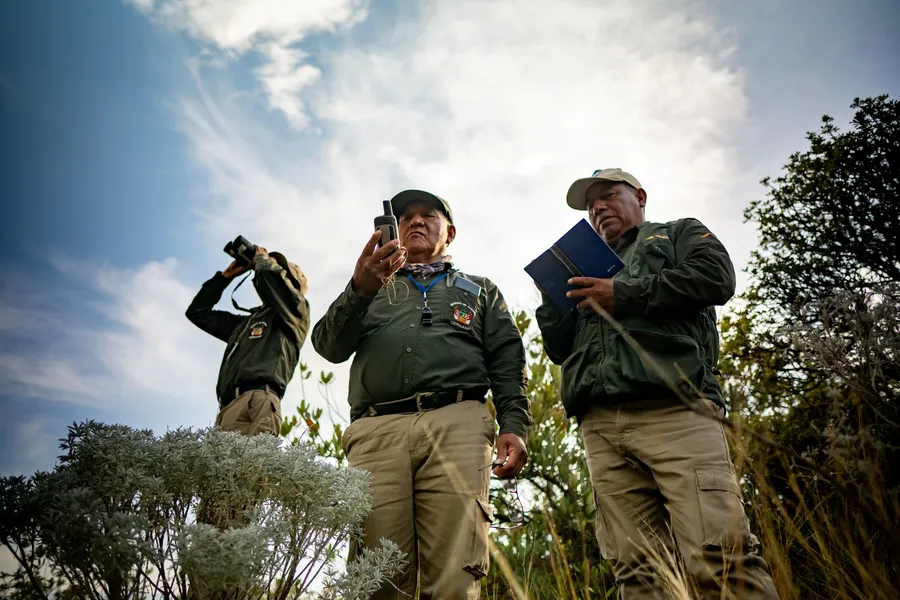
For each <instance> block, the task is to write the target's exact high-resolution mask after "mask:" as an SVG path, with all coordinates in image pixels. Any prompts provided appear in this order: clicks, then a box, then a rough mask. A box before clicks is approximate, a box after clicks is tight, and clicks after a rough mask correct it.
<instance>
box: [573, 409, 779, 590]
mask: <svg viewBox="0 0 900 600" xmlns="http://www.w3.org/2000/svg"><path fill="white" fill-rule="evenodd" d="M700 402H703V403H704V404H705V405H706V406H709V407H710V408H711V410H713V411H714V412H715V413H716V414H718V415H719V416H722V415H723V414H724V411H723V409H722V408H721V407H719V406H717V405H715V404H714V403H713V402H711V401H709V400H701V401H700ZM700 408H703V407H700ZM581 436H582V439H583V440H584V448H585V451H586V453H587V458H588V469H589V471H590V474H591V483H592V485H593V488H594V497H595V502H596V505H597V522H596V530H597V541H598V542H599V544H600V553H601V554H602V555H603V558H605V559H607V560H609V561H611V562H612V567H613V573H614V574H615V576H616V580H617V582H618V586H619V594H620V597H621V598H623V599H624V600H638V599H641V600H643V599H644V598H669V597H671V592H670V591H669V593H667V591H666V590H667V587H666V585H665V579H666V577H665V575H664V574H661V572H660V571H661V569H660V567H659V562H658V561H654V560H653V559H652V558H650V556H651V555H652V554H656V555H658V556H662V557H666V558H664V560H666V562H667V563H669V564H671V563H672V558H667V557H675V556H676V553H675V551H674V549H675V547H676V544H677V549H678V552H679V553H680V555H681V557H682V558H683V560H684V565H685V568H686V570H687V572H688V573H689V574H690V575H692V576H693V577H694V578H695V580H696V582H697V584H698V586H699V587H700V589H701V591H702V594H703V597H704V598H708V599H712V598H715V599H716V600H719V599H725V598H739V599H741V600H743V599H745V598H746V599H757V598H765V599H775V598H778V596H777V593H776V592H775V587H774V585H773V584H772V579H771V578H770V576H769V574H768V572H767V566H766V563H765V561H764V560H763V559H762V557H761V556H760V554H759V541H758V540H757V538H756V536H754V535H753V534H752V533H751V532H750V529H749V525H748V522H747V517H746V515H745V513H744V508H743V505H742V503H741V491H740V487H739V486H738V483H737V480H736V478H735V474H734V467H733V465H732V462H731V458H730V456H729V454H728V446H727V444H726V440H725V432H724V430H723V427H722V425H721V423H718V422H716V421H714V420H712V419H710V418H709V417H706V416H703V415H701V414H698V413H697V412H695V411H693V410H691V409H690V408H688V407H686V406H684V405H682V404H680V403H679V404H678V405H677V406H671V405H670V406H666V407H659V406H657V407H656V408H642V409H634V408H630V407H629V408H627V409H624V408H622V407H621V406H620V407H594V408H592V409H591V410H589V411H588V413H587V414H586V415H585V417H584V419H583V420H582V423H581ZM673 534H674V540H673ZM723 581H724V585H723V583H722V582H723ZM723 587H724V588H725V589H727V591H728V592H729V593H730V594H731V595H729V594H728V593H723Z"/></svg>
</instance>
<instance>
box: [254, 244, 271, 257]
mask: <svg viewBox="0 0 900 600" xmlns="http://www.w3.org/2000/svg"><path fill="white" fill-rule="evenodd" d="M259 255H263V256H268V255H269V251H268V250H266V249H265V248H263V247H262V246H257V247H256V254H254V255H253V256H254V257H256V256H259Z"/></svg>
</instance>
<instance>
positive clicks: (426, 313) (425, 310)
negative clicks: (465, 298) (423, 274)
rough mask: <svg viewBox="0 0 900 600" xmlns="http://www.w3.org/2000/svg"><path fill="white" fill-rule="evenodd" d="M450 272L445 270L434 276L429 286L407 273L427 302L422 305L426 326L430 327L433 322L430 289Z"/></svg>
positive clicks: (423, 322) (423, 321) (423, 299)
mask: <svg viewBox="0 0 900 600" xmlns="http://www.w3.org/2000/svg"><path fill="white" fill-rule="evenodd" d="M447 275H448V273H446V272H444V273H441V274H440V275H438V276H437V277H435V278H434V281H432V282H431V283H429V284H428V286H423V285H422V284H421V283H419V282H418V281H416V280H415V279H413V276H412V275H407V277H409V280H410V281H412V282H413V285H414V286H416V287H417V288H418V289H419V291H420V292H422V301H423V302H424V303H425V306H423V307H422V325H424V326H425V327H430V326H431V323H432V319H431V309H430V308H428V290H430V289H431V288H433V287H434V286H435V284H436V283H437V282H438V281H440V280H441V279H443V278H444V277H446V276H447Z"/></svg>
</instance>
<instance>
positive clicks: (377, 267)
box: [351, 231, 406, 296]
mask: <svg viewBox="0 0 900 600" xmlns="http://www.w3.org/2000/svg"><path fill="white" fill-rule="evenodd" d="M380 237H381V232H380V231H376V232H375V233H373V234H372V237H370V238H369V241H367V242H366V246H365V247H364V248H363V251H362V254H361V255H360V256H359V260H357V261H356V268H355V269H354V270H353V281H352V282H351V285H352V286H353V291H354V292H356V293H357V294H358V295H360V296H374V295H375V294H377V293H378V290H380V289H381V286H382V285H384V280H385V279H387V278H388V277H390V276H391V275H393V274H394V273H396V272H397V270H398V269H399V268H400V267H402V266H403V263H405V262H406V248H401V247H400V240H391V241H390V242H388V243H387V244H385V245H384V246H382V247H381V248H377V243H378V239H379V238H380ZM376 248H377V249H376ZM394 250H396V252H394ZM391 252H394V254H393V255H391V256H388V255H389V254H391Z"/></svg>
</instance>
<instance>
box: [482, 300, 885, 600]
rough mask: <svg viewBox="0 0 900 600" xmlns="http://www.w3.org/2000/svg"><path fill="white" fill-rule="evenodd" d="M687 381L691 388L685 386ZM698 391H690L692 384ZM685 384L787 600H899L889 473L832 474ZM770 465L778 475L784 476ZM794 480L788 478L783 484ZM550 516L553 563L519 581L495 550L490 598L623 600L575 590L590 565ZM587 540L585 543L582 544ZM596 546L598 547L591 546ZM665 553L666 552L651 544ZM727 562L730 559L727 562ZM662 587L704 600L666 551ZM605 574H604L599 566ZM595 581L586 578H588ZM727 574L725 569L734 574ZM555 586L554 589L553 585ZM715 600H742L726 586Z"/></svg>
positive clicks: (675, 386) (680, 597) (656, 559)
mask: <svg viewBox="0 0 900 600" xmlns="http://www.w3.org/2000/svg"><path fill="white" fill-rule="evenodd" d="M594 310H595V311H596V312H597V313H598V314H599V315H600V316H601V317H602V318H604V319H606V320H607V321H608V322H609V323H610V324H611V325H612V326H613V328H615V329H616V330H617V331H618V332H619V333H620V335H622V336H623V338H624V339H625V340H626V341H627V342H628V343H629V344H631V345H632V347H633V348H634V349H635V350H636V351H637V352H638V353H639V354H640V355H641V357H642V359H643V360H644V361H645V363H646V364H647V365H648V366H650V367H651V368H653V369H655V371H656V372H657V374H658V375H659V376H660V377H662V378H667V375H666V373H665V370H664V369H662V368H660V366H659V365H658V364H657V363H656V362H655V360H654V359H653V358H652V357H651V356H649V355H648V354H647V353H646V352H645V351H644V350H643V349H642V348H641V347H640V346H639V345H638V344H637V342H636V341H635V340H633V339H632V338H631V337H630V336H629V335H628V332H627V331H625V330H624V329H622V328H621V326H620V325H619V323H618V322H617V321H616V320H615V319H614V318H612V317H611V316H610V315H609V314H608V313H606V311H604V310H603V309H602V308H601V307H600V306H599V305H596V303H595V304H594ZM685 381H686V379H685ZM687 383H690V382H687ZM679 384H680V382H677V381H671V380H670V381H669V387H670V388H671V389H672V390H673V392H675V393H676V394H677V395H678V396H679V397H681V398H682V401H683V402H684V403H685V404H686V405H687V406H689V407H690V408H692V409H693V410H696V411H697V412H700V413H701V414H704V415H706V416H708V417H709V418H711V419H714V420H720V421H721V422H722V424H723V426H724V428H725V431H726V435H727V436H728V440H729V444H730V446H731V450H732V457H733V460H734V464H735V468H736V471H737V473H738V474H739V476H740V478H741V483H742V488H743V490H744V494H745V507H746V510H747V513H748V517H749V518H750V521H751V530H752V532H753V533H754V534H755V535H756V536H757V537H758V538H759V539H760V541H761V544H762V554H763V556H764V558H765V560H766V562H767V563H768V566H769V571H770V573H771V575H772V579H773V581H774V583H775V586H776V588H777V590H778V594H779V597H780V598H781V599H782V600H819V599H821V600H890V599H897V598H900V502H898V497H897V495H896V494H895V493H893V492H891V491H890V490H888V489H886V487H885V486H884V484H883V482H884V477H883V475H884V474H883V473H879V472H878V469H877V468H875V464H877V463H876V461H873V464H872V465H868V468H867V469H866V472H867V473H868V476H867V477H866V478H864V479H863V480H862V481H860V479H859V477H856V476H854V473H852V472H850V470H849V469H848V470H847V471H846V472H845V471H843V470H842V468H841V467H842V465H841V463H840V462H839V461H838V462H836V463H833V464H829V465H828V469H827V470H826V469H824V468H822V467H820V465H817V464H815V463H813V462H812V461H810V460H809V459H807V458H806V457H804V456H801V455H799V454H797V453H796V452H795V451H794V450H792V449H791V448H789V447H785V446H783V445H781V444H780V443H778V442H777V441H775V440H773V439H772V438H771V437H770V433H771V432H769V431H767V430H766V423H767V422H766V420H765V419H760V420H758V421H755V422H751V423H745V422H743V421H741V413H740V411H735V412H734V414H735V416H734V417H732V419H720V418H719V417H718V416H717V415H714V414H712V413H711V412H710V411H709V410H708V409H707V408H706V405H705V404H703V403H700V402H697V401H696V400H695V398H697V397H699V391H698V390H693V393H691V392H690V391H689V392H688V393H685V392H684V386H682V385H679ZM769 465H775V466H777V467H778V469H777V472H773V471H772V470H770V468H769ZM898 468H900V467H898ZM785 474H786V476H785ZM546 508H547V507H544V509H543V510H542V511H541V514H542V515H543V516H544V518H545V519H546V525H547V532H546V535H549V536H550V537H551V539H552V542H553V543H552V544H551V545H550V556H533V557H530V558H529V560H528V561H526V563H525V565H524V567H523V568H522V570H521V572H520V573H513V572H512V570H511V569H510V567H509V564H508V563H507V562H506V560H505V557H504V555H503V554H502V551H501V548H500V547H499V546H497V545H496V544H494V543H493V542H492V556H494V558H495V561H496V562H497V563H499V568H500V569H501V571H502V573H503V578H504V580H505V583H506V584H507V585H508V589H507V590H501V589H499V586H497V585H494V586H492V587H487V588H486V589H485V590H484V592H483V597H485V598H487V599H488V600H499V599H500V598H504V599H506V598H515V599H517V600H522V599H534V600H537V599H544V598H548V599H549V598H559V599H572V600H582V599H583V600H587V599H595V598H615V597H617V595H616V590H615V587H614V585H613V583H612V582H611V581H609V585H608V586H606V587H604V588H603V589H591V587H590V582H589V581H576V580H575V579H574V578H573V576H572V573H573V572H575V571H576V569H574V568H573V567H574V566H575V563H576V562H582V561H583V560H586V557H587V552H582V553H581V556H578V555H573V553H572V552H571V550H567V547H566V544H565V543H564V540H561V539H559V537H558V535H557V533H556V532H557V524H556V523H554V521H553V517H552V514H551V512H550V511H548V510H546ZM587 537H588V536H587V535H585V536H583V539H582V540H581V541H582V542H583V543H584V542H585V540H586V539H587ZM592 542H593V543H596V542H594V541H593V540H592ZM649 546H656V547H659V546H660V545H649ZM724 560H725V561H727V557H725V558H724ZM650 562H651V563H652V564H653V565H654V566H655V568H656V573H657V577H658V583H659V586H660V588H661V589H662V590H663V591H664V593H665V594H666V596H667V597H669V598H672V599H673V600H693V599H695V598H702V596H701V595H700V594H699V592H698V590H697V589H696V587H695V585H694V583H693V581H692V580H691V577H690V575H689V574H688V573H687V572H686V570H685V568H684V565H683V561H682V560H681V559H680V558H679V557H678V556H677V555H673V554H670V553H668V552H667V551H665V550H662V551H658V552H656V553H653V552H650ZM548 564H549V569H550V574H551V577H549V578H548V577H546V576H544V577H539V578H536V577H532V573H533V569H535V568H538V567H544V568H546V566H547V565H548ZM592 567H593V568H601V565H599V564H598V565H592ZM580 571H581V572H587V569H580ZM726 572H727V570H726ZM548 581H549V582H550V583H549V585H548ZM716 598H717V600H731V599H736V600H740V594H739V593H737V594H735V593H731V592H730V591H729V590H728V589H727V586H726V582H725V581H722V585H721V588H720V591H719V593H718V594H717V596H716Z"/></svg>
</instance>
